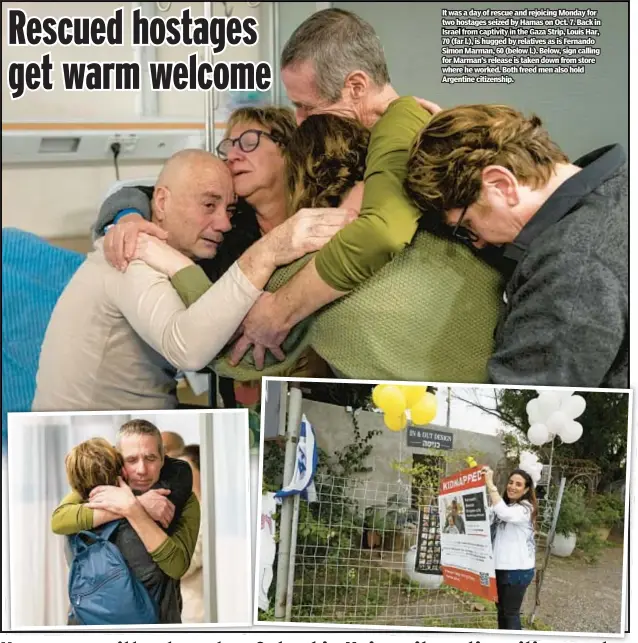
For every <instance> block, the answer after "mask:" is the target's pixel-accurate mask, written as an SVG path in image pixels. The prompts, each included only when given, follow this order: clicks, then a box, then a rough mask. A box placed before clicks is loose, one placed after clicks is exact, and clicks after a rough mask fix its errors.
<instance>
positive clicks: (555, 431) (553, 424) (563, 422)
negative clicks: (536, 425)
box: [546, 411, 570, 437]
mask: <svg viewBox="0 0 638 643" xmlns="http://www.w3.org/2000/svg"><path fill="white" fill-rule="evenodd" d="M568 422H570V419H569V418H568V417H567V416H566V415H565V414H564V413H563V412H562V411H554V412H553V413H552V414H551V415H550V416H549V418H548V419H547V423H546V426H547V430H548V431H549V433H550V436H552V437H553V436H554V435H560V434H561V432H562V431H563V429H564V428H565V427H566V426H567V423H568Z"/></svg>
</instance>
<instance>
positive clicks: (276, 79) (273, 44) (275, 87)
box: [268, 2, 281, 105]
mask: <svg viewBox="0 0 638 643" xmlns="http://www.w3.org/2000/svg"><path fill="white" fill-rule="evenodd" d="M279 4H280V3H279V2H269V3H268V21H269V27H270V29H269V36H270V42H269V45H270V46H269V49H270V60H271V64H272V104H273V105H280V104H281V76H280V72H279V52H280V49H281V47H280V40H279Z"/></svg>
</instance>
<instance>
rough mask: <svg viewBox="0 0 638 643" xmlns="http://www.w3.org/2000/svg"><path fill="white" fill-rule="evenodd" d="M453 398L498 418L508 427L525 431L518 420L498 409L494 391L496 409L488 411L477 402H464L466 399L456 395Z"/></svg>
mask: <svg viewBox="0 0 638 643" xmlns="http://www.w3.org/2000/svg"><path fill="white" fill-rule="evenodd" d="M454 397H455V398H456V399H457V400H461V402H465V403H466V404H469V405H470V406H473V407H475V408H477V409H480V410H481V411H483V412H484V413H487V414H489V415H492V416H494V417H496V418H498V419H499V420H501V421H502V422H504V423H505V424H509V425H510V426H512V427H514V428H515V429H520V430H521V431H523V430H525V427H524V426H522V425H521V424H520V423H519V421H518V418H516V417H513V416H511V415H508V414H507V413H505V412H504V411H503V409H501V408H500V407H499V404H498V398H497V397H496V391H495V392H494V397H495V401H496V409H489V408H487V407H486V406H484V405H483V404H479V403H478V402H472V401H471V400H466V399H464V398H462V397H459V396H458V395H455V396H454Z"/></svg>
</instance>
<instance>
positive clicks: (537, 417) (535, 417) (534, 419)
mask: <svg viewBox="0 0 638 643" xmlns="http://www.w3.org/2000/svg"><path fill="white" fill-rule="evenodd" d="M527 420H528V422H529V425H530V426H532V424H538V423H539V422H540V423H542V421H543V418H542V413H541V412H540V410H539V409H538V407H534V410H533V411H532V413H528V414H527Z"/></svg>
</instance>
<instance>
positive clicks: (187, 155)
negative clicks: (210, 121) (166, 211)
mask: <svg viewBox="0 0 638 643" xmlns="http://www.w3.org/2000/svg"><path fill="white" fill-rule="evenodd" d="M198 172H202V173H209V172H219V173H220V176H222V177H223V176H228V177H230V171H229V170H228V168H227V167H226V164H225V163H224V162H223V161H222V160H221V159H219V158H217V157H216V156H215V155H213V154H211V153H210V152H207V151H206V150H199V149H186V150H180V151H179V152H176V153H175V154H173V156H171V157H170V158H169V159H168V161H166V163H164V167H163V168H162V171H161V172H160V175H159V177H158V179H157V182H156V183H155V185H156V187H157V186H165V187H168V188H175V187H176V186H179V185H180V184H181V183H182V182H183V181H188V180H189V179H190V178H191V177H192V176H193V174H197V173H198Z"/></svg>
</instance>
